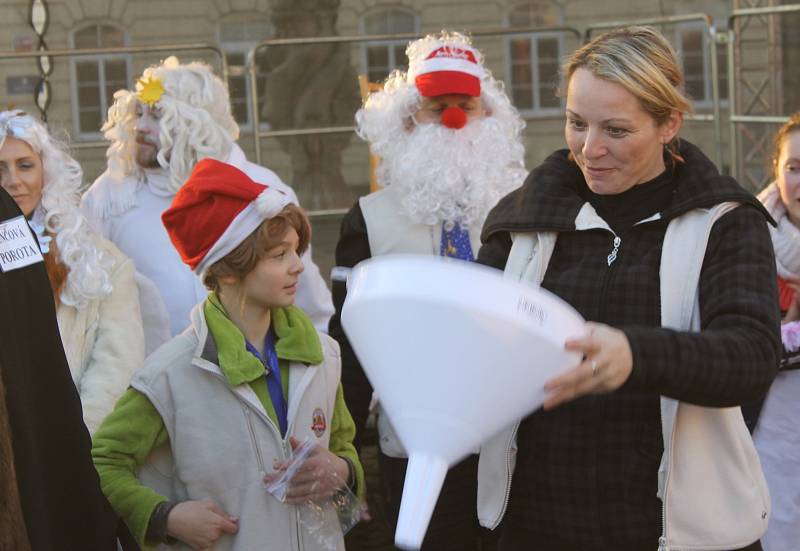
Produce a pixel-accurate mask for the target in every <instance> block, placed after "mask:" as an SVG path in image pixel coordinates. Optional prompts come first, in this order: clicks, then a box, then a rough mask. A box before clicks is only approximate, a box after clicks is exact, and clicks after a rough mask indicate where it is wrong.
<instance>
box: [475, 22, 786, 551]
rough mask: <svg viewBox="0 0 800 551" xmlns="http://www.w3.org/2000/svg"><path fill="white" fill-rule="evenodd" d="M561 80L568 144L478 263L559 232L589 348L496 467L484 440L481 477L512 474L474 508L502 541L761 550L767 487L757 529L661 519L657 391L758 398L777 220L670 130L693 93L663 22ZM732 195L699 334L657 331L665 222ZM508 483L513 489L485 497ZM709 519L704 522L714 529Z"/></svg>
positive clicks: (503, 212) (771, 322) (714, 251)
mask: <svg viewBox="0 0 800 551" xmlns="http://www.w3.org/2000/svg"><path fill="white" fill-rule="evenodd" d="M564 82H565V84H566V94H565V95H566V127H565V138H566V143H567V149H564V150H560V151H556V152H555V153H553V154H552V155H550V157H548V158H547V159H546V160H545V161H544V162H543V163H542V164H541V165H540V166H539V167H537V168H536V169H534V170H533V172H532V173H531V174H530V175H529V176H528V179H527V181H526V183H525V185H523V187H522V188H520V190H518V191H515V192H512V193H511V194H510V195H509V196H507V197H506V198H504V199H503V200H501V201H500V203H499V204H498V206H497V207H495V209H494V210H493V212H492V213H490V214H489V217H488V219H487V221H486V224H485V225H484V228H483V235H482V238H483V241H484V245H483V247H482V248H481V250H480V253H479V258H478V260H479V262H482V263H484V264H488V265H492V266H495V267H498V268H501V269H502V268H504V267H505V265H506V260H507V259H508V257H509V252H510V250H511V246H512V240H513V239H519V236H520V234H536V235H539V236H542V235H545V236H547V235H549V236H553V235H555V236H556V241H555V246H554V249H553V252H552V256H551V257H550V260H549V264H545V271H544V272H543V273H542V275H543V280H542V281H541V286H542V287H544V288H546V289H548V290H550V291H552V292H554V293H555V294H557V295H559V296H560V297H561V298H563V299H564V300H566V301H567V302H569V303H570V304H571V305H572V306H574V307H575V308H576V309H577V310H578V311H579V312H580V313H581V314H582V315H583V316H584V318H585V319H587V320H589V324H588V327H587V329H588V331H587V334H588V335H587V336H586V337H585V338H581V339H576V340H573V341H570V342H568V343H567V347H568V348H569V349H572V350H575V351H577V352H579V353H581V354H582V355H583V361H581V362H580V364H579V365H577V366H576V367H575V368H574V369H572V370H570V371H568V372H567V373H565V374H564V375H562V376H560V377H558V378H556V379H554V380H552V381H550V382H549V383H548V384H547V385H546V386H545V391H547V392H548V394H549V398H548V399H547V401H546V402H545V404H544V409H543V410H542V411H538V412H536V413H534V414H532V415H531V416H529V417H528V418H526V419H524V420H522V422H521V423H520V425H519V429H518V432H517V433H516V444H515V445H514V444H513V440H507V441H506V442H505V446H506V447H505V454H504V455H501V456H499V457H502V458H503V459H502V460H500V461H497V460H495V461H494V462H492V458H493V457H495V456H493V455H492V454H491V453H490V452H491V449H488V447H487V449H484V448H482V450H481V454H482V456H481V476H482V477H483V476H484V474H485V473H489V472H502V470H503V468H505V466H506V465H507V466H509V467H510V469H509V470H508V480H509V481H510V482H509V483H506V479H503V480H502V481H501V482H500V488H501V489H500V490H499V492H498V491H497V490H493V489H492V488H491V487H489V486H484V485H483V484H482V481H483V479H482V480H481V482H480V483H479V484H480V486H479V496H481V497H479V509H480V511H479V512H480V514H481V520H482V522H484V523H488V524H490V525H491V524H492V523H494V524H495V525H496V524H497V523H499V521H500V519H501V518H502V519H503V533H502V535H501V544H500V549H501V550H502V551H515V550H523V549H531V548H536V549H558V550H559V551H571V550H581V551H586V550H595V549H596V550H600V549H603V550H606V549H631V550H633V549H636V550H640V549H656V548H659V549H664V550H666V549H669V548H673V549H677V548H681V549H683V548H685V547H690V548H691V549H695V550H699V549H716V550H720V549H748V550H755V549H760V545H759V543H758V542H757V541H756V540H757V539H758V538H759V537H760V535H761V533H763V527H765V525H766V522H765V520H764V519H766V517H767V515H768V512H767V510H768V505H764V501H765V499H766V498H765V499H764V500H759V501H758V502H757V505H758V510H757V511H756V512H755V513H753V512H752V511H751V510H750V509H748V508H746V507H744V505H743V504H741V503H739V502H737V503H735V504H733V505H734V506H733V509H734V511H740V512H741V514H742V515H744V516H747V515H751V514H754V515H755V516H754V518H753V522H754V523H755V524H756V526H757V527H756V529H755V530H754V531H753V532H749V533H747V534H745V535H744V536H741V537H739V536H738V535H736V536H734V535H733V532H734V530H730V531H728V530H722V532H723V533H724V536H723V539H725V538H727V536H728V535H730V536H731V539H730V540H728V539H725V541H716V542H713V543H712V544H708V543H701V542H699V541H694V540H692V541H691V542H689V543H687V542H686V540H684V542H683V546H676V545H675V543H674V541H673V540H672V539H670V538H672V537H674V536H673V535H672V534H675V533H676V532H675V531H672V532H669V530H670V529H671V524H670V520H672V519H674V517H675V516H676V514H673V517H671V518H668V517H667V516H666V515H665V513H664V508H663V505H662V502H661V499H660V498H659V497H658V495H657V494H658V493H659V491H663V490H664V486H663V485H662V481H660V476H659V469H660V467H661V466H664V464H662V454H663V453H664V444H663V436H664V435H662V422H661V419H662V412H661V408H660V403H661V396H666V397H669V398H673V399H675V400H680V401H681V402H684V403H685V402H689V403H692V404H697V405H700V406H707V407H710V408H724V407H728V406H731V407H733V406H739V405H740V404H742V403H745V402H747V401H749V400H753V399H756V398H757V397H759V396H761V395H763V393H764V392H766V390H767V388H768V387H769V384H770V382H771V381H772V378H773V377H774V376H775V372H776V366H777V356H778V349H779V338H778V325H779V320H778V316H777V309H775V308H774V307H773V305H774V303H775V295H776V284H775V281H776V280H775V268H774V262H773V259H772V246H771V243H770V240H769V232H768V230H767V220H768V219H769V216H768V215H767V213H766V212H765V211H764V209H763V208H762V207H761V205H760V203H758V201H756V200H755V198H754V197H752V196H751V195H750V194H749V193H747V192H746V191H745V190H743V189H742V188H741V187H739V185H738V184H737V183H736V182H735V181H734V180H733V179H731V178H728V177H724V176H721V175H720V174H719V172H718V171H717V169H716V167H715V166H714V164H713V163H712V162H711V161H710V160H709V159H708V158H707V157H706V156H705V155H704V154H703V152H702V151H700V150H699V149H698V148H697V147H695V146H694V145H692V144H690V143H688V142H686V141H683V140H681V141H679V140H678V132H679V130H680V128H681V124H682V122H683V115H684V114H685V113H687V112H689V111H690V110H691V105H690V103H689V100H688V99H687V98H686V97H685V95H684V94H683V91H682V90H683V74H682V72H681V69H680V66H679V63H678V60H677V58H676V55H675V53H674V51H673V50H672V48H671V47H670V45H669V43H668V42H667V41H666V40H665V39H664V37H663V36H662V35H660V34H659V33H658V32H657V31H655V30H654V29H651V28H648V27H630V28H625V29H621V30H616V31H612V32H609V33H607V34H604V35H602V36H599V37H597V38H595V39H594V40H592V41H591V42H590V43H588V44H587V45H585V46H583V47H582V48H580V49H578V50H577V51H576V52H574V53H573V54H572V55H571V56H570V58H569V59H568V60H567V61H566V64H565V66H564ZM726 202H735V203H738V204H739V206H738V207H737V208H734V209H733V210H731V211H730V212H728V213H727V214H724V215H723V216H721V217H720V218H719V219H718V220H717V221H716V223H715V224H714V225H713V227H712V229H711V231H710V237H709V240H708V246H707V248H706V252H705V257H704V258H702V270H701V271H700V277H699V285H698V293H699V314H700V320H701V326H702V331H700V332H688V331H678V330H672V329H667V328H664V327H662V321H661V315H662V307H663V306H664V304H662V300H661V291H660V285H661V281H660V275H659V274H660V271H661V268H662V266H661V258H662V256H661V255H662V245H663V244H664V243H665V234H666V230H667V227H668V226H669V225H670V223H671V222H672V221H673V220H678V219H682V218H684V215H686V214H688V213H690V212H702V211H703V209H708V208H710V207H713V206H715V205H719V204H721V203H726ZM684 219H685V218H684ZM512 232H513V233H512ZM693 243H694V240H690V241H689V242H686V243H685V246H684V247H682V249H685V250H687V251H688V250H689V247H688V246H689V245H690V244H693ZM673 248H674V246H673ZM699 268H700V267H699V266H698V269H699ZM533 366H534V367H535V364H534V365H533ZM738 420H739V423H740V425H741V427H740V428H741V430H742V431H743V432H744V436H745V438H749V437H748V436H747V431H746V428H744V425H743V422H742V420H741V415H740V416H739V419H738ZM700 440H701V439H694V440H693V441H692V442H691V444H690V445H689V447H688V450H687V451H688V452H689V453H695V450H696V453H697V456H696V459H703V456H704V455H712V456H713V459H714V462H715V466H716V467H717V468H721V467H723V466H725V465H726V464H727V463H728V461H729V460H730V459H731V458H730V457H726V456H725V455H724V454H718V455H715V452H714V449H713V447H709V446H707V445H705V444H706V443H705V442H703V441H700ZM751 448H752V446H751ZM485 452H486V455H484V453H485ZM515 453H516V468H515V469H514V467H513V465H514V460H513V458H514V454H515ZM671 453H672V449H670V454H671ZM752 455H753V456H754V457H755V454H754V453H753V454H752ZM668 457H671V455H670V456H668ZM734 459H735V458H734ZM485 460H486V461H485ZM485 463H486V464H485ZM485 467H489V468H485ZM512 474H513V478H511V475H512ZM755 476H756V478H758V477H760V476H761V475H760V472H759V471H758V470H756V472H755ZM761 478H762V480H763V477H761ZM737 483H742V484H745V483H746V484H750V483H751V481H749V480H747V481H740V480H727V479H726V480H725V483H724V484H722V487H723V488H724V487H727V486H729V485H734V484H737ZM504 487H505V488H506V489H507V491H508V496H510V499H509V497H506V496H503V495H500V496H499V499H497V500H495V501H494V502H489V498H490V497H492V496H495V497H496V495H497V494H498V493H502V488H504ZM672 487H673V488H674V487H675V486H674V485H673V486H672ZM749 487H750V488H754V487H755V484H753V486H749ZM480 488H486V489H488V490H489V491H488V492H483V493H481V492H482V490H481V489H480ZM719 491H720V487H717V486H709V487H696V488H690V489H689V492H688V494H690V495H684V496H683V498H684V500H688V501H689V502H690V503H692V502H693V501H696V500H695V499H694V498H696V497H699V496H701V495H704V494H705V495H708V494H709V493H715V492H719ZM692 492H697V494H693V495H692ZM662 495H663V494H662ZM670 495H675V494H674V493H673V494H670ZM715 495H716V494H715ZM682 512H685V511H682ZM673 513H675V510H674V509H673ZM717 513H718V512H715V514H717ZM762 515H763V517H762ZM741 518H745V517H741ZM662 523H663V524H662ZM665 524H666V528H665ZM734 524H735V523H734ZM710 528H713V527H711V526H705V527H703V530H702V531H701V533H700V534H699V535H698V534H696V533H695V534H694V535H695V536H697V537H698V538H699V539H705V534H706V533H707V532H708V531H709V529H710ZM687 539H690V538H687ZM673 546H674V547H673Z"/></svg>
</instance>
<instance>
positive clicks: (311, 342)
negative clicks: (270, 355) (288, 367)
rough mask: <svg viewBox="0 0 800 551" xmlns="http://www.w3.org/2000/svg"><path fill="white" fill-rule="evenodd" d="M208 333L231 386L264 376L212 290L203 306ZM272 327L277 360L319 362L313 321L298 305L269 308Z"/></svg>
mask: <svg viewBox="0 0 800 551" xmlns="http://www.w3.org/2000/svg"><path fill="white" fill-rule="evenodd" d="M203 313H204V314H205V317H206V323H207V324H208V331H209V333H210V336H211V337H212V338H213V339H214V343H215V344H216V345H217V358H218V360H219V366H220V369H222V373H223V375H225V378H226V379H227V380H228V383H229V384H230V385H231V386H238V385H240V384H243V383H250V382H252V381H254V380H256V379H258V378H259V377H261V376H263V375H264V366H263V365H262V364H261V362H260V361H259V359H258V358H256V357H255V356H254V355H252V354H251V353H250V352H248V351H247V348H245V338H244V335H243V334H242V332H241V331H240V330H239V328H238V327H236V325H234V323H233V322H232V321H231V319H230V318H229V317H228V313H227V312H226V311H225V307H224V306H222V302H220V300H219V297H217V294H216V293H210V294H209V295H208V299H207V300H206V302H205V304H204V305H203ZM270 314H271V316H272V329H273V330H274V331H275V335H276V336H277V337H278V339H277V341H276V343H275V352H276V353H277V355H278V358H279V359H281V360H288V361H290V362H302V363H306V364H309V365H316V364H318V363H321V362H322V359H323V355H322V344H321V343H320V340H319V335H318V334H317V330H316V329H315V328H314V324H313V323H311V320H310V319H309V318H308V316H307V315H306V314H305V312H303V311H302V310H301V309H300V308H298V307H296V306H289V307H288V308H273V309H272V310H271V311H270Z"/></svg>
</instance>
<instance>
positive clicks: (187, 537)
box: [167, 501, 239, 551]
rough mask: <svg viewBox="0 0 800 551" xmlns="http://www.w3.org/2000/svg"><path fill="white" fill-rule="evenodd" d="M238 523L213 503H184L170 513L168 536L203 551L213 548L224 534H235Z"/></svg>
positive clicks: (236, 519)
mask: <svg viewBox="0 0 800 551" xmlns="http://www.w3.org/2000/svg"><path fill="white" fill-rule="evenodd" d="M238 521H239V519H238V518H236V517H232V516H231V515H229V514H228V513H226V512H224V511H222V510H221V509H219V508H218V507H217V506H216V505H215V504H214V502H213V501H183V502H181V503H178V504H177V505H176V506H175V507H173V508H172V510H171V511H170V512H169V516H168V517H167V534H169V535H170V536H172V537H173V538H178V539H179V540H181V541H182V542H184V543H185V544H187V545H189V546H190V547H191V548H192V549H197V550H199V551H202V550H204V549H210V548H211V547H213V545H214V543H215V542H216V541H217V540H218V539H219V538H220V537H221V536H222V534H235V533H236V531H237V530H238V529H239V527H238V525H237V522H238Z"/></svg>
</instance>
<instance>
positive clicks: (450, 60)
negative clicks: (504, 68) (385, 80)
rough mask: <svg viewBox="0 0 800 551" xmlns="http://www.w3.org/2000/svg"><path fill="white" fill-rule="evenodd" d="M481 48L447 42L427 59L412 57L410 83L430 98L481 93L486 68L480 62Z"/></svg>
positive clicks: (477, 94) (409, 74)
mask: <svg viewBox="0 0 800 551" xmlns="http://www.w3.org/2000/svg"><path fill="white" fill-rule="evenodd" d="M479 59H480V54H479V53H478V52H477V50H475V49H473V48H471V47H469V46H466V45H464V44H443V45H441V46H438V47H437V48H436V49H434V50H433V51H432V52H431V53H430V54H428V55H427V56H426V57H425V58H424V59H422V60H420V61H417V62H416V63H415V62H414V61H413V60H412V61H411V63H410V67H409V69H408V77H407V79H408V82H409V83H411V82H413V83H414V84H415V85H416V86H417V90H419V93H420V94H421V95H422V96H424V97H427V98H430V97H435V96H444V95H446V94H464V95H467V96H480V95H481V79H482V78H484V77H485V76H486V69H484V68H483V66H482V65H481V64H480V63H479Z"/></svg>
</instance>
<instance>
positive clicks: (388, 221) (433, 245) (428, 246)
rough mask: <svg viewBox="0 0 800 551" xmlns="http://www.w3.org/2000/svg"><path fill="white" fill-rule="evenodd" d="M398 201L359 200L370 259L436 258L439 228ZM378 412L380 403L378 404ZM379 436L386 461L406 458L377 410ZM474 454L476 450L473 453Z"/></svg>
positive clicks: (389, 195) (392, 195)
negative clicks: (395, 256)
mask: <svg viewBox="0 0 800 551" xmlns="http://www.w3.org/2000/svg"><path fill="white" fill-rule="evenodd" d="M400 201H401V198H400V197H399V195H398V194H397V192H396V191H395V190H394V189H393V188H392V187H391V186H389V187H386V188H383V189H381V190H380V191H376V192H374V193H370V194H369V195H365V196H364V197H361V199H359V201H358V202H359V205H360V206H361V213H362V215H363V216H364V222H365V223H366V226H367V237H368V239H369V250H370V254H371V255H372V256H373V257H376V256H382V255H387V254H429V255H434V256H438V255H439V249H440V247H441V242H442V225H441V224H437V225H427V224H417V223H415V222H413V221H412V220H411V219H409V218H408V216H406V215H405V214H403V211H402V207H401V203H400ZM469 239H470V245H471V246H472V252H473V254H475V255H477V253H478V249H479V248H480V245H481V242H480V232H478V231H471V232H470V235H469ZM378 407H379V408H380V403H379V404H378ZM378 435H379V437H380V439H379V445H380V447H381V451H382V452H383V453H384V454H385V455H388V456H389V457H408V454H407V453H406V451H405V450H404V449H403V445H402V444H401V443H400V439H399V438H398V437H397V434H396V433H395V431H394V429H393V428H392V426H391V424H390V423H389V418H388V416H386V415H385V414H384V413H383V411H382V410H380V409H379V410H378ZM476 451H477V450H476Z"/></svg>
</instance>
